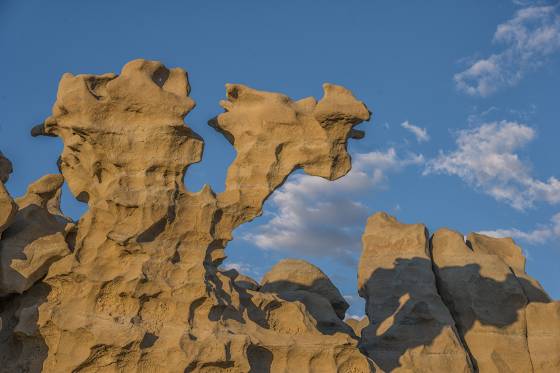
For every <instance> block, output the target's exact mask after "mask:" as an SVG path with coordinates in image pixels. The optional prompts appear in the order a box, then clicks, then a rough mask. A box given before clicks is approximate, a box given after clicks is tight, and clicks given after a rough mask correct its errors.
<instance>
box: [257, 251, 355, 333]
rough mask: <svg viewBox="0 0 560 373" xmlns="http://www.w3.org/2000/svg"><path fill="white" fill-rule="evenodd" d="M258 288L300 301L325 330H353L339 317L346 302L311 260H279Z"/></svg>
mask: <svg viewBox="0 0 560 373" xmlns="http://www.w3.org/2000/svg"><path fill="white" fill-rule="evenodd" d="M260 291H261V292H264V293H275V294H277V295H278V296H279V297H280V298H282V299H284V300H287V301H291V302H296V301H297V302H301V303H302V304H303V305H305V307H306V309H307V311H308V312H309V313H310V314H311V315H312V317H313V318H314V319H315V321H316V325H317V328H318V329H319V330H320V331H321V332H322V333H324V334H333V333H336V332H343V333H347V334H352V331H353V330H352V329H351V328H350V327H349V326H348V325H347V324H345V323H344V322H343V321H342V320H343V319H344V316H345V314H346V310H347V309H348V307H349V305H348V303H347V302H346V300H345V299H344V298H343V297H342V295H341V294H340V292H339V291H338V289H337V288H336V287H335V286H334V285H333V283H332V282H331V280H329V278H328V277H327V276H326V275H325V274H324V273H323V272H322V271H321V270H320V269H319V268H317V267H316V266H314V265H313V264H311V263H308V262H306V261H304V260H297V259H285V260H282V261H280V262H278V264H276V265H275V266H274V267H272V269H271V270H270V271H269V272H267V273H266V274H265V275H264V277H263V279H262V281H261V287H260Z"/></svg>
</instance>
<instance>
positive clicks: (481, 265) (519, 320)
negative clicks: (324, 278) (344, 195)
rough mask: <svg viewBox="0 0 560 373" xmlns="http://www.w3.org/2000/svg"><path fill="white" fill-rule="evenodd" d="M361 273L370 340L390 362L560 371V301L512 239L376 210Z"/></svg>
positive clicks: (370, 349)
mask: <svg viewBox="0 0 560 373" xmlns="http://www.w3.org/2000/svg"><path fill="white" fill-rule="evenodd" d="M362 242H363V246H364V247H363V252H362V257H361V259H360V268H359V274H358V279H359V280H358V281H359V286H360V294H361V295H362V296H363V297H364V298H365V299H366V313H367V316H368V317H369V319H370V320H371V322H370V325H369V326H367V327H366V328H364V329H363V330H362V334H361V342H360V346H361V348H362V350H364V352H366V353H367V355H368V356H369V357H370V358H371V359H372V360H374V361H375V363H377V364H378V365H379V367H380V368H381V369H383V370H384V371H391V372H393V371H395V372H396V371H407V372H408V371H430V370H433V371H442V372H443V371H450V372H451V371H452V372H458V371H467V372H469V371H471V372H555V371H558V369H559V368H560V364H559V359H560V357H559V356H560V350H559V349H558V346H559V343H560V337H559V335H560V327H559V325H558V320H559V319H558V315H559V313H558V310H559V309H560V308H559V306H560V302H552V301H551V300H550V298H549V297H548V295H547V294H546V293H545V292H544V290H543V289H542V287H541V286H540V284H539V283H538V282H537V281H536V280H535V279H533V278H531V277H530V276H529V275H527V273H525V258H524V257H523V255H522V251H521V249H520V248H519V247H518V246H516V245H515V243H514V242H513V240H511V239H510V238H492V237H488V236H484V235H481V234H476V233H471V234H469V235H468V236H467V237H466V239H465V237H464V236H463V235H462V234H461V233H459V232H456V231H453V230H450V229H440V230H438V231H437V232H435V233H434V234H433V236H431V237H429V235H428V231H427V229H426V227H425V226H424V225H422V224H403V223H400V222H398V221H397V220H396V219H395V218H394V217H392V216H389V215H387V214H385V213H377V214H375V215H373V216H372V217H370V219H369V220H368V224H367V226H366V230H365V233H364V235H363V238H362Z"/></svg>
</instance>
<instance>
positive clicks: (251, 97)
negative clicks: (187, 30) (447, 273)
mask: <svg viewBox="0 0 560 373" xmlns="http://www.w3.org/2000/svg"><path fill="white" fill-rule="evenodd" d="M189 91H190V87H189V83H188V79H187V75H186V73H185V71H184V70H182V69H179V68H175V69H168V68H166V67H165V66H163V65H162V64H161V63H158V62H152V61H144V60H136V61H132V62H130V63H128V64H127V65H126V66H125V67H124V68H123V70H122V72H121V74H120V75H115V74H104V75H76V76H74V75H71V74H65V75H64V76H63V77H62V80H61V82H60V85H59V90H58V94H57V100H56V103H55V104H54V107H53V115H52V116H51V117H49V118H47V119H46V120H45V122H44V124H43V125H42V126H39V127H36V128H34V129H33V131H32V134H33V135H48V136H58V137H60V138H61V139H62V141H63V144H64V149H63V152H62V155H61V157H60V160H59V167H60V170H61V173H62V175H63V177H64V180H65V181H66V183H67V184H68V187H69V189H70V191H71V192H72V194H73V195H74V196H75V197H76V198H77V199H78V200H80V201H82V202H85V203H87V204H88V211H87V212H86V213H85V214H84V215H83V216H82V217H81V218H80V220H79V221H78V222H77V223H76V226H75V227H66V226H65V227H64V230H63V231H60V230H59V226H56V227H57V228H56V229H53V230H52V234H53V235H55V236H56V237H64V238H65V242H66V243H67V244H68V246H67V248H68V250H69V251H71V252H70V253H69V254H68V255H65V256H64V254H66V252H64V253H63V250H62V247H60V246H59V243H60V242H59V241H60V240H59V239H58V238H57V241H56V242H54V241H53V242H52V243H51V242H50V241H49V243H48V245H47V243H46V242H45V243H41V245H43V244H44V245H47V246H45V247H43V246H40V247H39V246H38V247H33V253H34V255H35V256H33V258H29V259H28V261H29V262H30V263H28V264H27V265H28V266H31V264H33V265H34V267H33V268H34V271H35V272H33V273H37V274H39V273H41V274H42V273H43V271H44V269H45V266H48V265H49V264H50V268H49V269H48V273H46V275H45V277H44V278H43V279H42V280H41V281H39V282H36V283H35V285H34V286H32V287H31V288H30V289H29V290H28V291H26V292H25V293H24V294H22V295H20V296H18V295H14V296H12V298H11V300H10V301H8V300H7V301H6V302H5V305H4V306H3V307H2V319H3V320H8V321H9V322H6V323H5V325H4V328H3V329H2V335H1V338H0V343H2V346H3V348H2V350H1V352H0V363H1V366H2V367H3V368H5V369H8V370H9V371H39V370H42V371H44V372H71V371H72V372H133V371H138V372H217V371H224V372H225V371H228V372H265V371H273V372H295V371H298V372H307V371H308V372H329V371H340V372H369V371H371V369H372V368H371V367H372V365H371V362H370V361H368V359H367V358H366V357H365V356H364V355H362V354H361V353H360V351H359V350H358V348H357V340H356V339H355V337H354V336H353V333H351V330H350V329H349V328H347V327H346V329H347V330H346V329H344V328H340V330H338V329H337V330H331V333H328V334H325V333H322V332H321V330H320V329H319V327H320V326H321V325H319V322H320V321H324V320H319V321H318V320H317V319H316V318H314V317H313V315H312V313H313V312H314V311H312V310H310V309H309V308H308V304H309V305H310V306H309V307H320V305H322V304H325V303H326V304H327V305H329V306H330V303H329V302H328V301H327V300H325V299H326V298H323V297H322V296H319V295H317V297H316V298H314V296H315V295H316V294H315V293H311V292H309V294H304V295H302V296H303V299H301V301H299V299H300V298H301V297H300V296H299V295H298V297H296V298H297V300H296V299H294V300H292V299H291V298H289V297H285V296H284V295H279V294H276V293H270V292H259V291H256V290H254V289H251V287H245V288H244V287H241V286H239V284H238V283H237V284H236V282H235V280H234V278H235V276H233V275H232V274H231V273H223V272H222V271H220V270H218V266H219V265H220V263H221V262H222V261H223V259H224V258H225V256H224V248H225V246H226V244H227V242H228V241H229V240H231V237H232V236H231V232H232V230H233V229H234V228H235V227H237V226H239V225H240V224H242V223H244V222H247V221H250V220H252V219H253V218H255V217H256V216H258V215H259V214H260V213H261V210H262V205H263V203H264V201H265V199H266V198H267V197H268V196H269V195H270V193H272V191H274V189H276V188H277V187H279V186H280V185H281V184H282V183H283V182H284V180H285V179H286V178H287V177H288V175H289V174H290V173H291V172H292V171H294V170H295V169H297V168H302V169H303V170H304V171H305V172H306V173H308V174H310V175H316V176H321V177H324V178H327V179H331V180H333V179H336V178H339V177H341V176H344V175H345V174H346V173H347V172H348V171H349V170H350V157H349V156H348V154H347V152H346V142H347V140H348V139H349V138H351V137H360V136H361V134H360V132H358V131H355V130H353V127H354V126H355V125H357V124H358V123H360V122H361V121H364V120H368V119H369V116H370V113H369V111H368V110H367V108H366V107H365V105H364V104H363V103H361V102H360V101H358V100H356V99H355V98H354V97H353V96H352V94H351V93H350V91H348V90H346V89H345V88H342V87H339V86H335V85H329V84H325V85H324V91H325V96H324V97H323V98H322V99H321V100H320V101H318V102H317V101H315V99H313V98H306V99H303V100H299V101H292V100H291V99H290V98H288V97H286V96H284V95H281V94H277V93H269V92H261V91H257V90H254V89H251V88H249V87H246V86H243V85H236V84H233V85H227V87H226V91H227V92H226V93H227V100H225V101H222V102H221V105H222V107H223V108H224V109H225V112H224V113H223V114H220V115H219V116H218V117H216V118H215V119H213V120H212V121H211V122H210V124H211V125H212V126H213V127H214V128H216V129H217V130H218V131H220V132H221V133H223V134H224V136H226V138H227V139H228V140H229V141H230V142H231V143H232V144H233V146H234V147H235V149H236V151H237V157H236V159H235V160H234V162H233V164H232V165H231V166H230V168H229V170H228V174H227V179H226V190H225V191H224V192H223V193H220V194H216V193H214V192H213V191H212V190H211V188H210V187H208V186H205V187H204V188H203V189H202V190H200V191H198V192H191V191H188V190H186V189H185V187H184V184H183V176H184V174H185V171H186V169H187V167H188V166H189V165H190V164H192V163H195V162H198V161H200V159H201V156H202V149H203V142H202V139H201V138H200V137H199V136H198V135H197V134H196V133H194V132H193V131H192V130H191V129H190V128H189V127H188V126H186V125H185V124H184V122H183V118H184V116H185V115H186V114H187V113H188V112H189V111H190V110H192V109H193V107H194V105H195V104H194V101H193V100H192V99H191V98H190V97H189V96H188V94H189ZM42 185H43V184H42V183H41V185H38V186H37V187H38V189H37V190H35V189H33V190H30V192H29V193H28V194H29V198H28V197H25V198H24V199H23V200H25V201H31V200H33V201H35V202H34V203H36V204H37V206H38V208H40V209H42V212H41V213H42V214H43V215H44V216H45V217H49V218H50V217H52V216H51V215H57V216H56V219H57V222H61V223H62V220H60V219H58V217H60V216H59V215H58V214H57V213H54V209H53V208H52V207H53V206H55V205H56V203H54V202H53V203H51V199H52V198H55V196H56V192H54V189H49V193H50V194H48V196H47V194H45V193H44V192H43V191H42V189H41V188H40V186H42ZM53 192H54V194H53ZM25 203H27V202H25ZM43 210H44V211H43ZM47 212H48V213H49V214H51V215H47ZM2 214H3V215H2V216H5V215H6V214H7V213H6V211H4V209H3V211H2ZM7 215H9V214H7ZM7 215H6V216H7ZM30 218H31V219H38V218H36V217H34V216H31V217H30ZM16 219H17V218H16ZM8 220H9V219H8ZM33 221H34V222H35V221H36V220H33ZM37 221H38V220H37ZM39 224H40V225H42V223H39ZM8 229H10V228H8ZM49 232H51V231H49ZM43 237H50V236H43ZM14 247H17V248H21V247H22V245H19V246H18V245H15V246H14ZM47 249H48V250H51V249H52V253H51V252H50V251H49V253H48V255H47V256H48V258H49V259H48V260H47V259H46V258H43V257H41V255H42V254H45V253H47V252H46V251H45V250H47ZM24 252H26V249H24ZM35 258H37V259H40V260H39V262H38V263H35V261H34V259H35ZM53 261H54V262H53ZM6 265H7V266H8V268H10V269H14V270H17V268H15V267H14V261H13V260H12V261H10V260H9V259H8V260H7V261H6ZM36 277H37V276H35V275H34V276H33V277H32V280H31V281H36V280H37V278H36ZM30 278H31V277H30ZM2 285H3V287H4V288H6V289H7V290H6V292H19V291H21V290H22V289H23V290H24V289H25V288H27V287H29V285H30V284H29V283H25V285H22V286H19V287H18V288H17V289H14V287H15V286H11V287H8V286H7V285H6V284H4V283H3V284H2ZM300 295H301V294H300ZM284 298H286V299H284ZM309 299H311V301H310V302H308V300H309ZM321 301H323V303H320V302H321ZM333 314H334V311H333ZM335 319H336V320H339V321H340V319H339V318H338V317H336V316H335ZM340 322H341V321H340Z"/></svg>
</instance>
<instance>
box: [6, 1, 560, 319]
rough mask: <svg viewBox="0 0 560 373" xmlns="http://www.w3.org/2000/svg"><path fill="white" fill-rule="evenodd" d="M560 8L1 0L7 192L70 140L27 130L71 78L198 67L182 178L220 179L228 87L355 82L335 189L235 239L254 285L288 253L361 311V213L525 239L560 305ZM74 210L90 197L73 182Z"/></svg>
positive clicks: (20, 186)
mask: <svg viewBox="0 0 560 373" xmlns="http://www.w3.org/2000/svg"><path fill="white" fill-rule="evenodd" d="M559 17H560V6H559V5H558V2H546V1H543V2H539V1H519V0H518V1H509V0H496V1H492V2H489V1H482V0H479V1H471V0H469V1H467V0H465V1H454V2H450V1H443V0H442V1H429V2H418V1H407V2H405V1H401V2H394V1H389V0H387V1H357V0H349V1H289V0H285V1H282V2H271V1H239V2H232V1H211V2H209V1H176V2H174V1H165V2H154V1H134V2H133V1H81V2H76V1H49V2H47V1H38V0H36V1H18V0H0V51H1V52H0V53H1V56H2V58H1V59H0V70H1V71H2V78H1V80H0V150H1V151H2V152H3V153H4V154H5V155H6V156H7V157H8V158H10V159H11V160H12V162H13V164H14V170H15V171H14V174H13V175H12V177H11V179H10V181H9V182H8V185H7V186H8V188H9V190H10V192H11V193H12V195H15V196H17V195H21V194H23V193H24V191H25V188H26V186H27V185H28V184H29V183H30V182H31V181H33V180H35V179H37V178H39V177H40V176H41V175H43V174H45V173H52V172H56V171H57V169H56V159H57V157H58V154H59V153H60V151H61V143H60V140H58V139H52V138H31V137H30V136H29V129H30V128H31V127H32V126H33V125H35V124H38V123H40V122H41V121H42V120H43V119H44V118H46V117H47V116H48V115H49V114H50V109H51V105H52V104H53V103H54V100H55V95H56V89H57V84H58V80H59V78H60V76H61V75H62V74H63V73H64V72H72V73H105V72H119V71H120V68H121V67H122V66H123V65H124V64H125V63H126V62H127V61H129V60H131V59H135V58H146V59H155V60H160V61H162V62H164V63H165V64H166V65H168V66H180V67H183V68H185V69H186V70H187V71H188V72H189V77H190V81H191V86H192V92H191V96H192V97H193V98H194V100H195V101H196V102H197V107H196V108H195V110H194V111H193V112H192V113H191V114H190V115H189V116H188V117H187V118H186V122H187V123H188V125H189V126H191V127H192V128H193V129H194V130H195V131H196V132H198V133H199V134H200V135H201V136H202V137H203V138H204V139H205V141H206V147H205V152H204V159H203V161H202V162H201V163H200V164H197V165H195V166H192V167H191V168H190V169H189V171H188V173H187V177H186V179H187V180H186V184H187V187H188V188H189V189H191V190H198V189H199V188H200V187H201V186H202V185H203V184H204V183H209V184H210V185H211V186H212V187H213V189H214V190H216V191H221V190H223V187H224V178H225V172H226V168H227V166H228V165H229V163H230V162H231V161H232V159H233V157H234V151H233V149H232V148H231V146H230V145H229V143H227V141H226V140H225V139H224V138H223V137H222V136H221V135H220V134H218V133H216V132H215V131H214V130H213V129H211V128H210V127H209V126H208V125H207V124H206V123H207V121H208V119H210V118H211V117H213V116H215V115H216V114H218V113H220V112H221V111H222V110H221V108H220V107H219V106H218V101H219V100H220V99H222V98H223V97H224V94H225V89H224V84H225V83H243V84H247V85H249V86H251V87H253V88H257V89H261V90H268V91H278V92H282V93H285V94H287V95H289V96H291V97H292V98H294V99H299V98H302V97H306V96H310V95H312V96H315V97H317V98H320V97H321V95H322V89H321V84H322V83H323V82H331V83H336V84H341V85H344V86H346V87H347V88H349V89H351V90H352V91H353V92H354V93H355V95H356V96H357V97H358V98H359V99H361V100H363V101H364V102H365V103H366V104H367V105H368V107H369V108H370V109H371V110H372V111H373V119H372V121H371V122H369V123H365V124H362V125H361V126H360V129H363V130H365V131H366V137H365V139H363V140H361V141H352V142H351V144H350V146H349V150H350V152H351V153H352V155H353V158H354V169H353V171H352V172H351V173H350V174H349V175H348V176H347V177H346V178H344V179H341V180H340V181H338V182H335V183H326V182H322V181H321V180H320V179H316V178H310V177H306V176H304V175H302V174H300V173H296V174H294V175H292V176H291V177H290V178H289V180H288V182H287V183H286V184H285V185H284V187H283V188H282V189H280V190H278V191H277V192H276V193H275V194H274V195H273V196H272V197H271V198H270V199H269V200H268V201H267V203H266V205H265V211H264V214H263V216H262V217H260V218H259V219H257V220H255V221H253V222H251V223H249V224H247V225H244V226H242V227H241V228H239V229H238V230H236V231H235V232H234V236H235V239H234V241H232V242H231V243H230V245H229V246H228V249H227V253H228V255H229V258H228V260H227V264H228V265H231V266H236V267H238V268H240V269H241V270H242V271H245V272H246V273H247V274H249V275H251V276H253V277H256V278H259V277H260V276H261V275H262V274H263V273H264V272H266V271H267V270H268V268H270V267H271V266H272V265H273V264H274V263H275V262H276V261H278V260H279V259H281V258H284V257H301V258H305V259H308V260H310V261H311V262H313V263H315V264H317V265H318V266H319V267H321V268H322V269H323V270H324V271H325V272H326V273H327V274H328V275H329V276H330V277H331V279H332V280H333V281H334V282H335V284H336V285H337V286H338V287H339V288H340V289H341V291H342V293H343V294H344V295H346V296H347V299H348V300H349V301H350V303H351V304H352V307H351V309H350V311H349V312H350V313H351V314H353V315H360V314H363V304H362V303H361V301H360V300H358V299H357V294H356V262H357V259H358V257H359V254H360V250H361V248H360V244H359V239H360V235H361V233H362V231H363V227H364V224H365V218H366V217H367V216H368V215H370V214H372V213H374V212H376V211H379V210H385V211H387V212H389V213H392V214H394V215H396V216H397V217H398V218H399V219H400V220H401V221H404V222H411V223H412V222H423V223H425V224H426V225H427V226H428V227H429V229H430V230H431V231H432V232H433V231H434V230H435V229H437V228H439V227H443V226H447V227H451V228H454V229H456V230H459V231H461V232H463V233H465V234H466V233H468V232H470V231H487V232H489V233H491V234H494V235H504V234H505V235H508V234H509V235H513V236H514V237H515V239H516V241H517V242H518V243H519V244H520V245H521V246H522V247H523V248H524V250H525V252H526V254H527V255H528V261H527V269H528V272H529V274H531V275H532V276H534V277H536V278H537V279H538V280H539V281H541V283H542V284H543V285H544V287H545V288H546V289H547V291H548V292H549V293H550V294H551V295H552V296H553V297H554V298H556V299H558V298H560V275H559V272H560V215H556V214H558V213H559V212H560V181H559V180H558V179H560V168H559V166H558V159H560V150H559V148H558V140H559V139H560V123H559V118H560V105H559V103H560V99H559V98H560V94H559V90H560V18H559ZM63 209H64V211H65V212H66V213H67V214H68V215H70V216H73V217H74V218H79V216H80V214H81V213H83V211H84V206H83V205H82V204H80V203H78V202H76V201H75V200H74V199H73V197H72V196H70V195H69V193H68V192H67V191H66V193H65V194H64V197H63Z"/></svg>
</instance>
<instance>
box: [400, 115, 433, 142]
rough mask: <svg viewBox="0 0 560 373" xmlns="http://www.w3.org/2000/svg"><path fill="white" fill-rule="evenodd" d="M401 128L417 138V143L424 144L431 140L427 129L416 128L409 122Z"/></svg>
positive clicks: (404, 123) (402, 124)
mask: <svg viewBox="0 0 560 373" xmlns="http://www.w3.org/2000/svg"><path fill="white" fill-rule="evenodd" d="M401 127H402V128H404V129H406V130H408V131H410V132H411V133H412V134H413V135H414V136H415V137H416V141H418V142H424V141H429V140H430V136H429V135H428V131H427V130H426V129H425V128H422V127H418V126H415V125H414V124H412V123H410V122H409V121H408V120H406V121H404V122H403V123H401Z"/></svg>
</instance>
